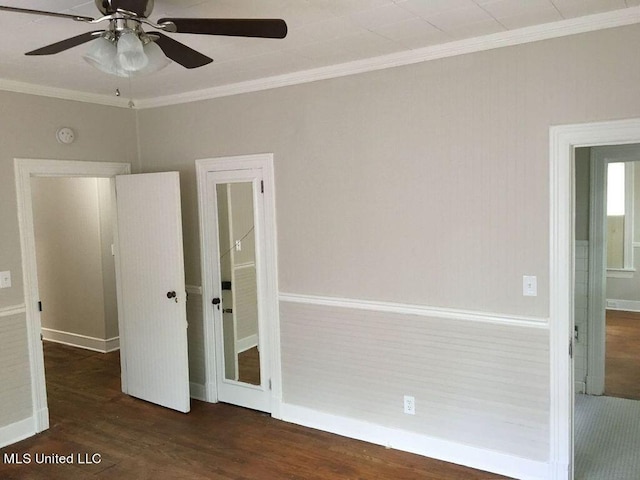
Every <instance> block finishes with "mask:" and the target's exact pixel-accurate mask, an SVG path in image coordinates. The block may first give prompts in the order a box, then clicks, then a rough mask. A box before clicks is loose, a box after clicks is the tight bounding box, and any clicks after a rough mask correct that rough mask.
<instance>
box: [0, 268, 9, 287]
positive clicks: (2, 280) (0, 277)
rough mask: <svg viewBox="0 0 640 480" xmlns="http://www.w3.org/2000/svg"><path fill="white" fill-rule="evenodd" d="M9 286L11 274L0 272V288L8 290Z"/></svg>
mask: <svg viewBox="0 0 640 480" xmlns="http://www.w3.org/2000/svg"><path fill="white" fill-rule="evenodd" d="M10 286H11V272H10V271H6V272H0V288H9V287H10Z"/></svg>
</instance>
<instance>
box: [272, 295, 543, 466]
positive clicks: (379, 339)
mask: <svg viewBox="0 0 640 480" xmlns="http://www.w3.org/2000/svg"><path fill="white" fill-rule="evenodd" d="M280 315H281V324H282V364H283V372H282V373H283V386H284V391H283V401H284V402H285V403H287V404H294V405H300V406H305V407H307V408H310V409H313V410H317V411H320V412H325V413H330V414H333V415H337V416H343V417H349V418H353V419H357V420H363V421H367V422H371V423H374V424H378V425H393V426H394V427H395V428H398V429H401V430H406V431H410V432H414V433H419V434H422V435H428V436H431V437H437V438H440V439H443V440H448V441H451V442H456V443H460V444H465V445H471V446H476V447H479V448H484V449H488V450H494V451H499V452H503V453H508V454H511V455H515V456H518V457H522V458H527V459H531V460H539V461H544V460H546V459H547V457H548V450H549V430H548V415H549V388H548V384H549V360H548V358H549V352H548V345H549V338H548V331H547V329H546V326H544V325H542V326H540V327H535V326H523V327H521V326H514V325H500V324H490V323H482V322H474V321H468V320H452V319H450V318H447V319H442V318H436V317H427V316H419V315H405V314H400V313H387V312H377V311H373V310H360V309H358V310H356V309H351V308H342V307H328V306H323V305H314V304H311V303H307V304H305V303H289V302H286V301H285V302H281V303H280ZM404 395H412V396H414V397H415V400H416V414H415V416H412V415H406V414H404V413H403V396H404ZM489 432H490V434H489Z"/></svg>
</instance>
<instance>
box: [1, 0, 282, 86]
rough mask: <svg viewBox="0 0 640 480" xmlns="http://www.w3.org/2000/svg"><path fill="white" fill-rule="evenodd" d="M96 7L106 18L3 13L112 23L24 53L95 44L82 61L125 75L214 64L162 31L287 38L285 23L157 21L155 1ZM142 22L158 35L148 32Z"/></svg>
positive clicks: (99, 2) (113, 1)
mask: <svg viewBox="0 0 640 480" xmlns="http://www.w3.org/2000/svg"><path fill="white" fill-rule="evenodd" d="M95 4H96V7H97V8H98V10H99V11H100V13H101V14H102V16H101V17H98V18H91V17H85V16H81V15H73V14H66V13H56V12H48V11H43V10H32V9H27V8H19V7H7V6H1V5H0V10H5V11H9V12H18V13H27V14H34V15H47V16H51V17H59V18H67V19H70V20H75V21H77V22H85V23H89V24H97V23H101V22H109V25H108V27H107V28H106V29H105V30H93V31H90V32H86V33H82V34H80V35H77V36H75V37H71V38H67V39H66V40H62V41H60V42H56V43H53V44H51V45H47V46H45V47H42V48H39V49H37V50H33V51H31V52H27V53H26V54H25V55H53V54H56V53H60V52H62V51H64V50H67V49H69V48H73V47H76V46H78V45H82V44H84V43H87V42H91V41H93V43H92V45H91V47H90V48H89V50H88V51H87V53H86V54H85V55H84V56H83V58H84V59H85V60H86V61H87V62H89V63H90V64H91V65H93V66H94V67H96V68H98V69H99V70H101V71H103V72H105V73H109V74H112V75H118V76H121V77H131V76H137V75H144V74H149V73H153V72H156V71H158V70H160V69H161V68H164V67H165V66H167V65H168V64H169V63H170V61H169V60H168V59H171V60H173V61H175V62H176V63H179V64H180V65H182V66H183V67H185V68H198V67H202V66H204V65H207V64H209V63H211V62H213V59H211V58H209V57H207V56H206V55H203V54H202V53H200V52H197V51H196V50H193V49H192V48H190V47H188V46H186V45H185V44H183V43H180V42H178V41H177V40H174V39H173V38H171V37H169V36H167V35H165V34H164V33H162V32H169V33H192V34H199V35H225V36H234V37H261V38H284V37H286V35H287V24H286V23H285V21H284V20H281V19H240V18H161V19H159V20H158V21H157V22H156V23H154V22H152V21H150V20H148V17H149V15H151V12H152V11H153V6H154V0H95ZM143 24H145V25H149V26H151V27H153V28H155V29H156V30H157V31H152V32H145V31H144V30H143V29H142V25H143ZM167 57H168V58H167Z"/></svg>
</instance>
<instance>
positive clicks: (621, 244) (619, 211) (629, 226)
mask: <svg viewBox="0 0 640 480" xmlns="http://www.w3.org/2000/svg"><path fill="white" fill-rule="evenodd" d="M634 164H635V162H633V161H626V162H612V163H609V164H608V165H607V225H606V227H607V232H606V236H607V268H608V269H609V270H630V269H633V268H634V264H633V236H634V232H633V230H634V204H635V199H634V190H635V189H634V184H635V173H634V171H635V169H634Z"/></svg>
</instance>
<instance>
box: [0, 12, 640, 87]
mask: <svg viewBox="0 0 640 480" xmlns="http://www.w3.org/2000/svg"><path fill="white" fill-rule="evenodd" d="M0 5H10V6H17V7H22V8H32V9H40V10H49V11H54V12H63V13H76V14H79V15H85V16H91V17H97V16H98V13H99V12H98V11H97V9H96V7H95V4H94V2H93V1H81V0H20V1H16V0H0ZM638 5H640V0H209V1H203V0H156V2H155V9H154V11H153V13H152V15H151V17H150V19H151V20H157V19H158V18H160V17H163V16H174V17H219V18H230V17H238V18H283V19H284V20H285V21H286V22H287V24H288V27H289V33H288V35H287V38H285V39H284V40H274V39H255V38H232V37H212V36H206V35H187V34H172V36H173V38H175V39H177V40H179V41H181V42H183V43H185V44H187V45H189V46H190V47H192V48H194V49H196V50H198V51H200V52H202V53H204V54H205V55H208V56H210V57H212V58H213V59H214V63H212V64H209V65H207V66H205V67H202V68H199V69H193V70H187V69H184V68H183V67H181V66H180V65H178V64H175V63H173V64H171V65H170V66H169V67H167V68H166V69H164V70H162V71H161V72H158V73H157V74H155V75H153V76H149V77H144V78H138V79H133V80H132V82H131V84H129V81H128V80H126V79H124V80H123V79H119V78H117V77H111V76H108V75H105V74H103V73H101V72H99V71H97V70H95V69H93V68H92V67H91V66H89V65H88V64H87V63H85V62H84V61H83V60H82V53H83V51H84V50H85V49H86V48H87V46H86V45H83V46H79V47H76V48H73V49H71V50H67V51H66V52H63V53H60V54H57V55H51V56H38V57H26V56H24V52H27V51H30V50H33V49H36V48H39V47H42V46H44V45H48V44H50V43H54V42H57V41H59V40H62V39H65V38H68V37H71V36H74V35H78V34H80V33H83V32H85V31H88V30H92V29H94V26H92V25H87V24H84V23H78V22H74V21H72V20H67V19H60V18H53V17H39V16H34V15H25V14H17V13H11V12H6V11H0V80H8V81H10V82H21V83H26V84H35V85H42V86H46V87H52V88H58V89H67V90H74V91H78V92H83V93H89V94H98V95H112V94H113V92H114V91H115V88H120V90H121V91H122V93H123V95H125V96H131V97H133V98H136V99H150V98H157V97H164V96H170V95H178V94H182V93H186V92H193V91H198V90H203V89H210V88H213V87H221V86H226V85H231V84H237V83H239V82H245V81H250V80H256V79H260V78H265V77H272V76H276V75H282V74H287V73H292V72H299V71H303V70H309V69H315V68H320V67H327V66H330V65H335V64H342V63H346V62H352V61H355V60H361V59H367V58H371V57H378V56H383V55H389V54H394V53H399V52H402V51H407V50H415V49H420V48H424V47H428V46H432V45H436V44H443V43H448V42H452V41H455V40H461V39H468V38H472V37H478V36H483V35H488V34H493V33H498V32H505V31H508V30H515V29H519V28H522V27H529V26H533V25H538V24H545V23H549V22H557V21H562V20H566V19H571V18H576V17H581V16H586V15H592V14H597V13H602V12H609V11H613V10H620V9H625V8H633V7H636V6H638ZM148 28H151V27H148Z"/></svg>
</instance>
